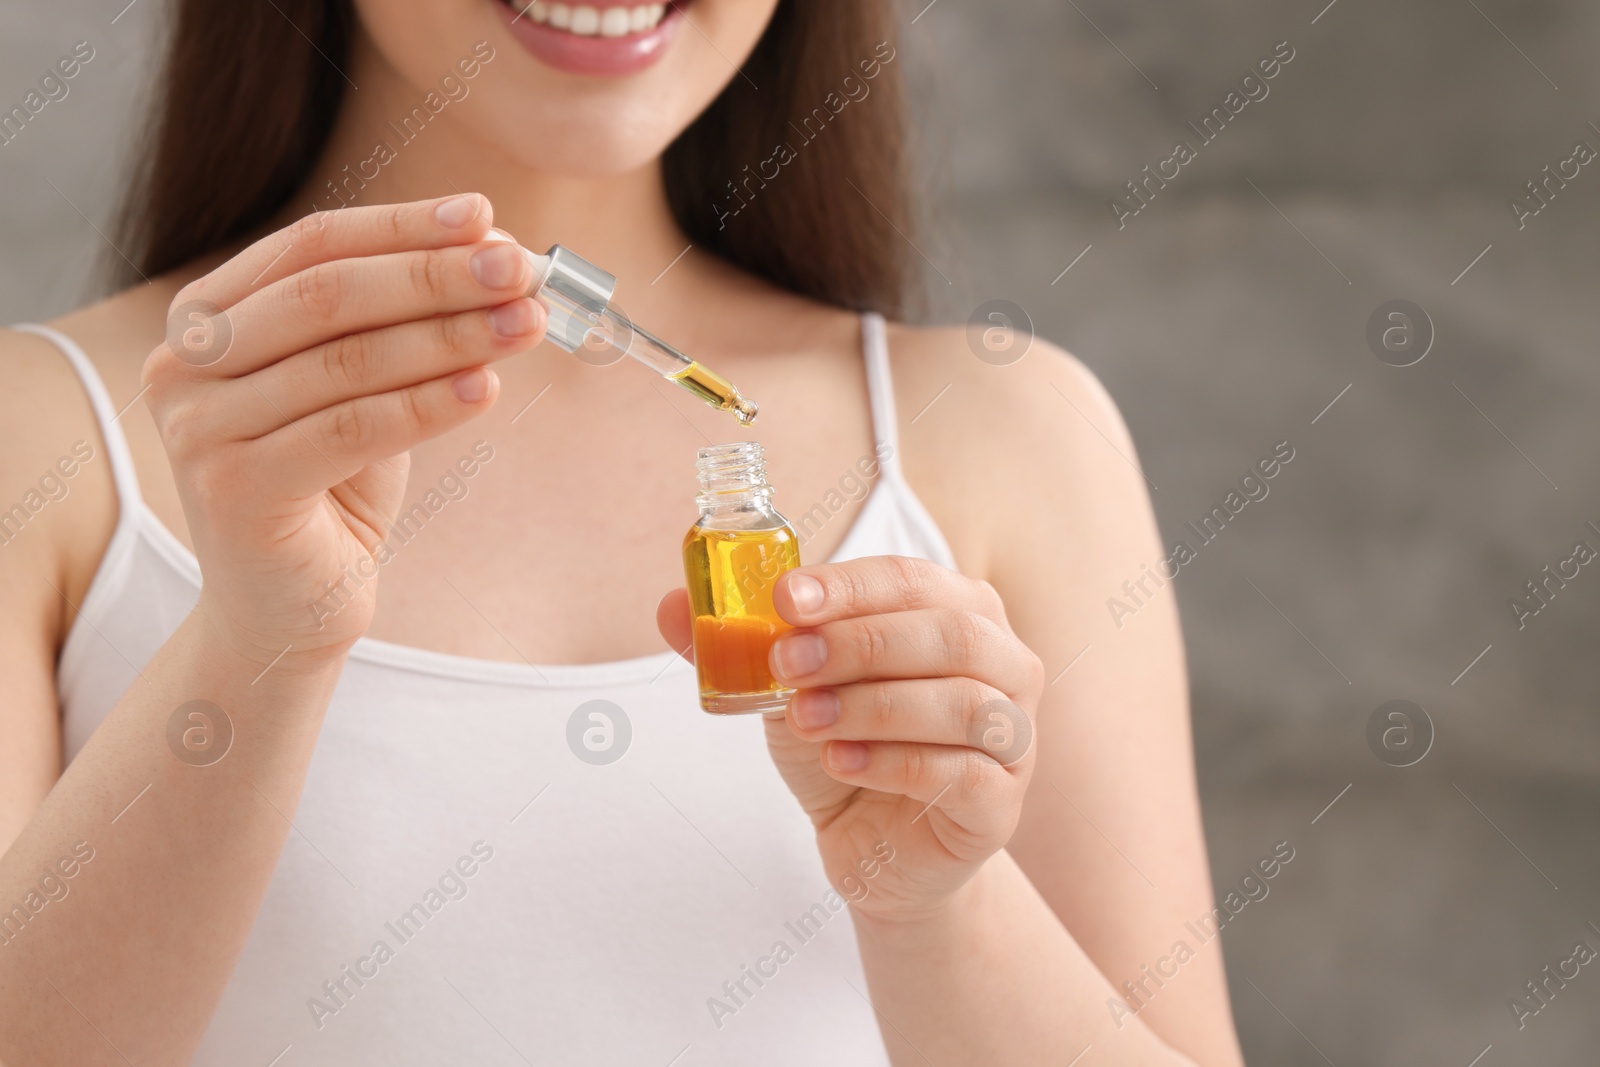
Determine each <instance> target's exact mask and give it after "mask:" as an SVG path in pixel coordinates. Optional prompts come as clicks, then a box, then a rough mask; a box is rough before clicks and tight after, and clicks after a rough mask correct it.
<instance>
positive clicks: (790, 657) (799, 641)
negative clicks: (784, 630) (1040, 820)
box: [772, 634, 828, 678]
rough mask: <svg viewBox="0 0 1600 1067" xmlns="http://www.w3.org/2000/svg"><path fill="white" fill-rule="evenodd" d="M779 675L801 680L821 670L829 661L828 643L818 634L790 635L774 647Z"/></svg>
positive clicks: (781, 639) (773, 652)
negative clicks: (800, 678)
mask: <svg viewBox="0 0 1600 1067" xmlns="http://www.w3.org/2000/svg"><path fill="white" fill-rule="evenodd" d="M772 654H773V657H774V658H775V659H776V660H777V664H778V673H779V674H781V675H783V676H784V677H785V678H799V677H802V676H804V675H807V674H810V673H811V672H812V671H815V670H817V669H818V668H820V667H821V666H822V665H823V664H824V663H826V662H827V660H828V643H827V642H826V641H824V640H823V639H822V637H821V636H820V635H818V634H790V635H789V636H787V637H784V638H780V639H779V640H778V642H777V643H776V644H774V645H773V646H772Z"/></svg>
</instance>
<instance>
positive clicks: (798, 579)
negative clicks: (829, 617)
mask: <svg viewBox="0 0 1600 1067" xmlns="http://www.w3.org/2000/svg"><path fill="white" fill-rule="evenodd" d="M789 599H790V600H792V601H794V609H795V610H796V611H798V612H799V613H800V614H802V615H810V614H812V613H813V612H815V611H816V610H817V609H818V608H820V607H822V583H821V582H819V581H817V580H816V579H815V578H813V577H811V576H810V575H809V574H791V575H790V576H789Z"/></svg>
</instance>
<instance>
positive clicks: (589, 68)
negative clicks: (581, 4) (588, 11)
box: [495, 0, 684, 77]
mask: <svg viewBox="0 0 1600 1067" xmlns="http://www.w3.org/2000/svg"><path fill="white" fill-rule="evenodd" d="M530 2H531V0H512V4H506V3H501V2H499V0H496V2H495V6H496V7H497V8H499V9H500V11H501V12H502V16H503V17H504V18H505V20H506V23H507V24H508V25H509V26H510V28H511V33H512V36H514V37H516V39H517V40H518V41H520V42H521V43H522V45H523V47H525V48H527V50H528V51H530V52H532V53H533V54H534V55H535V56H536V57H537V58H539V59H540V60H543V61H544V62H545V63H547V64H549V65H550V66H552V67H555V68H556V69H557V70H561V71H566V72H567V73H568V74H587V75H591V76H596V77H618V76H622V75H627V74H637V73H638V72H639V71H641V70H644V69H645V68H646V67H648V66H650V65H651V64H652V63H654V62H655V61H656V60H658V59H660V58H661V56H662V55H663V54H664V53H665V52H666V50H667V46H668V45H669V44H671V43H672V39H673V38H674V37H676V36H677V34H678V27H679V25H680V24H681V23H682V22H683V18H684V16H683V12H682V11H680V10H678V7H677V5H676V4H673V5H669V6H668V7H667V13H666V15H664V16H663V17H662V19H661V21H660V22H658V23H656V25H655V26H653V27H651V28H650V29H648V30H645V31H644V32H643V33H630V34H628V35H627V36H626V37H600V36H593V37H580V36H578V35H577V34H573V33H568V32H567V31H566V30H558V29H555V28H554V27H552V26H549V25H547V24H543V23H538V22H534V21H533V19H531V18H529V17H528V16H527V15H522V14H518V12H519V11H520V10H521V9H522V8H523V7H526V6H527V4H528V3H530ZM513 5H516V6H513ZM589 5H590V6H591V7H598V8H602V9H603V8H607V7H623V6H632V5H630V4H627V3H606V2H605V0H589Z"/></svg>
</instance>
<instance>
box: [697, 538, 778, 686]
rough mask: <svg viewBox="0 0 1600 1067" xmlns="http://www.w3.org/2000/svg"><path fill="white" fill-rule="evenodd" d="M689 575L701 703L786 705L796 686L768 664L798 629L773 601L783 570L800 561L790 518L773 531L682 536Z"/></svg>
mask: <svg viewBox="0 0 1600 1067" xmlns="http://www.w3.org/2000/svg"><path fill="white" fill-rule="evenodd" d="M683 565H684V574H685V577H686V578H687V580H688V585H689V602H690V609H691V613H692V614H693V616H694V659H695V671H696V673H697V674H698V675H699V681H700V706H701V707H702V708H704V709H705V710H706V711H710V712H716V713H721V714H728V713H741V712H754V711H763V712H765V711H781V710H782V709H783V708H784V707H785V706H786V705H787V704H788V702H789V697H790V696H792V695H793V693H794V690H792V689H786V688H784V687H783V686H782V685H780V684H779V683H778V682H777V681H775V680H774V679H773V677H772V671H771V669H770V668H769V667H768V664H767V655H768V653H769V652H770V651H771V649H772V643H773V642H774V641H776V640H777V639H778V638H779V637H780V636H781V635H782V634H783V633H784V632H786V631H787V630H789V629H791V627H790V626H789V624H788V623H786V622H784V621H783V620H782V619H780V618H779V617H778V613H777V611H775V610H774V609H773V606H772V588H773V585H774V583H776V582H777V580H778V577H779V575H781V574H783V572H784V571H787V570H791V569H793V568H795V567H798V566H799V565H800V544H799V539H798V538H797V537H796V536H795V532H794V530H793V529H791V528H790V527H789V526H788V525H787V524H784V525H782V526H779V527H778V528H776V529H770V530H716V529H707V528H706V527H704V526H702V525H699V524H697V525H695V526H694V527H693V528H692V529H690V531H689V533H688V536H686V537H685V538H684V540H683Z"/></svg>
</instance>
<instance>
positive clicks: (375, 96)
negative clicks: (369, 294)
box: [284, 32, 689, 291]
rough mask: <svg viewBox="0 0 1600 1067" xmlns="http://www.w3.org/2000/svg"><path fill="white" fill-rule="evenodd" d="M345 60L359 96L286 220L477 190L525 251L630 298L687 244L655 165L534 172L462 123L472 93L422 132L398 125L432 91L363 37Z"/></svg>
mask: <svg viewBox="0 0 1600 1067" xmlns="http://www.w3.org/2000/svg"><path fill="white" fill-rule="evenodd" d="M349 58H350V61H349V63H348V64H347V65H346V71H347V72H348V74H349V76H350V78H351V80H352V81H353V82H354V83H355V84H357V85H359V86H360V87H361V88H360V89H359V91H357V90H348V91H347V92H346V94H345V97H344V103H343V106H342V107H341V108H340V112H339V116H338V118H337V120H336V121H335V124H334V128H333V131H332V134H331V135H330V137H329V139H328V143H327V145H326V147H325V148H324V150H323V152H322V155H321V157H320V158H319V159H318V161H317V164H316V166H315V167H314V168H313V170H312V175H311V177H310V179H308V180H307V182H306V184H305V185H304V186H303V187H302V188H301V190H300V192H299V194H298V195H297V196H296V197H295V198H294V199H293V200H292V201H291V202H290V204H289V205H288V206H287V207H286V209H285V213H284V221H288V219H289V218H292V217H296V216H299V215H301V214H305V213H306V212H308V211H311V210H325V209H333V208H338V207H343V206H361V205H366V204H383V203H399V202H404V201H408V200H422V199H426V198H429V197H436V196H448V195H450V194H451V193H452V192H478V193H482V194H484V195H485V196H487V197H488V198H489V201H490V203H492V204H493V205H494V222H495V225H496V226H497V227H499V228H500V229H502V230H505V231H506V232H507V233H509V234H511V235H512V237H514V238H516V240H517V241H518V242H519V243H521V244H522V245H524V246H525V247H527V248H530V249H532V250H534V251H536V252H542V251H544V250H545V249H546V248H548V247H549V246H550V245H552V244H556V243H558V242H559V243H560V244H564V245H567V246H569V247H571V248H572V249H573V250H574V251H576V252H578V253H579V254H581V255H582V256H584V258H586V259H589V260H591V261H592V262H595V263H598V264H600V265H601V266H602V267H604V268H605V269H606V270H607V271H610V272H611V273H612V274H615V275H616V276H617V277H618V279H619V281H620V282H622V283H623V284H625V285H626V288H627V289H629V290H635V291H637V289H638V288H639V287H647V286H648V285H649V283H650V281H651V279H652V278H654V277H655V276H656V275H657V274H658V273H659V272H660V271H661V269H662V268H663V267H665V266H666V265H667V264H668V263H670V262H672V260H673V258H674V257H676V256H677V255H678V254H679V253H680V252H682V251H683V249H684V246H685V245H687V244H688V243H689V241H688V238H687V237H686V236H685V235H684V233H683V231H682V230H681V229H680V228H679V226H678V225H677V223H676V221H675V220H674V219H673V217H672V212H671V209H670V208H669V207H668V204H667V198H666V191H665V188H664V186H663V182H662V176H661V166H660V161H659V160H653V161H652V162H650V163H649V164H647V165H645V166H643V167H640V168H638V169H636V170H633V171H629V172H627V173H622V174H611V175H584V176H572V175H563V174H552V173H548V172H541V171H538V170H536V169H534V168H532V167H530V166H529V165H528V164H526V163H524V162H522V161H520V160H517V159H514V158H512V157H511V156H509V155H508V154H506V153H505V152H504V151H503V150H502V149H501V148H500V147H499V146H497V145H495V144H494V143H492V142H491V141H488V140H486V139H484V138H482V137H481V136H479V135H478V133H477V132H476V131H475V130H474V129H473V127H472V125H471V123H470V122H469V121H467V120H466V118H465V117H464V114H463V112H464V109H465V108H470V107H472V106H473V103H472V100H471V96H470V90H469V93H468V95H467V97H465V98H463V99H461V100H459V101H447V102H445V103H444V105H443V106H442V107H441V108H440V110H439V111H438V112H437V113H436V114H430V115H429V118H428V120H427V121H426V123H419V122H416V121H411V122H409V123H407V122H404V121H403V120H404V119H406V118H407V117H408V116H410V115H411V114H412V112H413V109H418V108H420V109H421V110H422V111H423V112H424V113H426V112H428V109H427V108H426V107H424V106H423V101H424V98H425V97H427V96H428V95H429V93H430V92H432V93H433V94H434V97H435V106H436V107H438V106H439V104H438V101H440V100H445V97H444V95H443V94H442V93H440V92H439V91H438V88H437V87H436V86H428V87H418V86H416V85H414V84H412V83H411V82H410V81H408V80H407V79H406V78H405V77H404V76H402V75H401V74H400V73H399V72H398V71H396V70H395V69H394V68H393V67H391V66H390V65H389V64H388V62H387V61H386V60H384V58H383V57H382V55H381V54H380V53H379V52H378V50H377V49H376V48H375V47H374V46H373V45H372V43H371V41H370V39H369V38H368V37H367V36H366V34H365V33H361V32H358V33H357V37H356V40H355V41H354V42H353V46H352V48H351V55H350V57H349ZM466 84H468V85H469V86H470V83H466Z"/></svg>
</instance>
